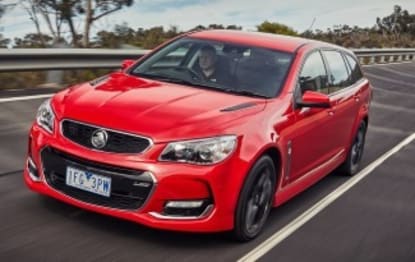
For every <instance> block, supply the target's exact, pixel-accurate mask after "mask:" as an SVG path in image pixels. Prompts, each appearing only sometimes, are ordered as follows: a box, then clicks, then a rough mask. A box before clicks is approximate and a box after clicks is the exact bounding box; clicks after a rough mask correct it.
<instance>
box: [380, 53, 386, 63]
mask: <svg viewBox="0 0 415 262" xmlns="http://www.w3.org/2000/svg"><path fill="white" fill-rule="evenodd" d="M379 63H381V64H384V63H385V56H384V55H381V56H380V60H379Z"/></svg>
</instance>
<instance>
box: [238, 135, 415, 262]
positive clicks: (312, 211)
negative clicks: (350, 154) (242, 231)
mask: <svg viewBox="0 0 415 262" xmlns="http://www.w3.org/2000/svg"><path fill="white" fill-rule="evenodd" d="M414 139H415V133H412V134H411V135H410V136H408V137H407V138H405V139H404V140H403V141H402V142H400V143H399V144H397V145H396V146H394V147H393V148H392V149H390V150H389V151H388V152H386V153H385V154H383V155H382V156H381V157H379V158H378V159H376V160H375V161H373V162H372V163H371V164H370V165H368V166H367V167H366V168H364V169H363V170H362V171H360V172H359V173H358V174H356V175H355V176H353V177H352V178H350V179H349V180H348V181H347V182H345V183H344V184H342V185H341V186H340V187H338V188H337V189H336V190H334V191H333V192H331V193H330V194H329V195H327V196H326V197H324V198H323V199H322V200H320V201H319V202H318V203H316V204H315V205H314V206H312V207H311V208H309V209H308V210H307V211H305V212H304V213H302V214H301V215H300V216H299V217H297V218H296V219H295V220H294V221H292V222H291V223H289V224H288V225H286V226H285V227H283V228H282V229H281V230H279V231H277V232H276V233H275V234H274V235H272V236H271V237H269V238H268V239H267V240H265V241H264V242H262V243H261V244H260V245H259V246H257V247H256V248H255V249H253V250H252V251H251V252H249V253H248V254H246V255H245V256H243V257H242V258H240V259H239V260H238V262H246V261H256V260H258V259H259V258H261V257H262V256H263V255H265V254H266V253H267V252H268V251H270V250H271V249H272V248H274V247H275V246H277V245H278V244H279V243H281V242H282V241H283V240H284V239H286V238H287V237H289V236H290V235H291V234H293V233H294V232H295V231H296V230H297V229H299V228H300V227H301V226H303V225H304V224H305V223H307V222H308V221H310V220H311V219H312V218H313V217H315V216H316V215H317V214H318V213H320V212H321V211H323V210H324V209H325V208H326V207H327V206H329V205H330V204H331V203H333V202H334V201H335V200H336V199H338V198H339V197H340V196H341V195H343V194H344V193H346V192H347V191H348V190H349V189H350V188H352V187H353V186H354V185H356V184H357V183H358V182H359V181H360V180H362V179H363V178H365V177H366V176H367V175H369V174H370V173H371V172H372V171H373V170H374V169H375V168H376V167H378V166H380V165H381V164H382V163H383V162H384V161H385V160H386V159H388V158H389V157H390V156H392V155H393V154H395V153H396V152H398V151H399V150H401V149H402V148H403V147H404V146H406V145H408V144H409V143H411V142H412V141H413V140H414Z"/></svg>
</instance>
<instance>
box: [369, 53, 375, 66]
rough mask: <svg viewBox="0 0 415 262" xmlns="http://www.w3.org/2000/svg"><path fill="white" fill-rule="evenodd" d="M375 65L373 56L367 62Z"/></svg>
mask: <svg viewBox="0 0 415 262" xmlns="http://www.w3.org/2000/svg"><path fill="white" fill-rule="evenodd" d="M374 63H375V56H374V55H373V56H371V57H370V60H369V64H374Z"/></svg>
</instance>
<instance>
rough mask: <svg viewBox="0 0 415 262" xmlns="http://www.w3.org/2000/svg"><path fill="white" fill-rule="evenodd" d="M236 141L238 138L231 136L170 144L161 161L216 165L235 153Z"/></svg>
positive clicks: (162, 154)
mask: <svg viewBox="0 0 415 262" xmlns="http://www.w3.org/2000/svg"><path fill="white" fill-rule="evenodd" d="M236 139H237V138H236V136H232V135H229V136H220V137H213V138H206V139H198V140H188V141H181V142H174V143H170V144H168V145H167V147H166V148H165V149H164V150H163V152H162V153H161V155H160V160H161V161H176V162H186V163H192V164H199V165H209V164H215V163H218V162H220V161H222V160H224V159H225V158H227V157H228V156H229V155H230V154H231V153H232V152H233V150H234V149H235V147H236V141H237V140H236Z"/></svg>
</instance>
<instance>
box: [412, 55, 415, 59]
mask: <svg viewBox="0 0 415 262" xmlns="http://www.w3.org/2000/svg"><path fill="white" fill-rule="evenodd" d="M412 61H415V53H414V54H412Z"/></svg>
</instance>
